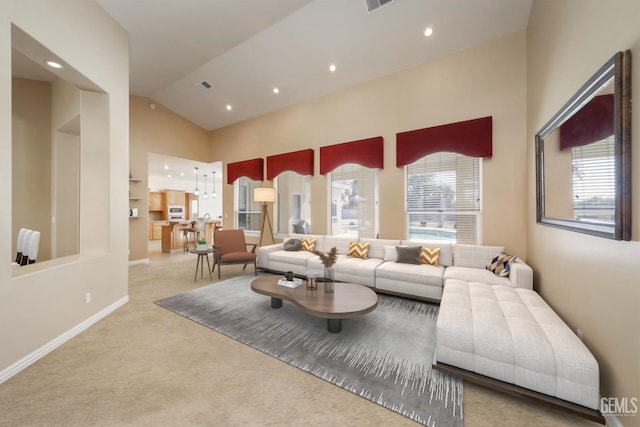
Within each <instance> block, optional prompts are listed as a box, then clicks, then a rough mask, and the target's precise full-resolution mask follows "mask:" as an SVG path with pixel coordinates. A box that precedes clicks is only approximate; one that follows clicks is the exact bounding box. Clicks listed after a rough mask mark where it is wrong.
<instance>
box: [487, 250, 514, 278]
mask: <svg viewBox="0 0 640 427" xmlns="http://www.w3.org/2000/svg"><path fill="white" fill-rule="evenodd" d="M515 259H516V257H515V256H514V255H509V254H507V253H505V252H502V253H500V254H498V255H496V256H495V257H494V258H493V259H492V260H491V262H490V263H489V265H487V267H486V269H487V270H489V271H491V272H492V273H493V274H495V275H496V276H500V277H508V276H509V273H510V272H511V263H512V262H513V261H515Z"/></svg>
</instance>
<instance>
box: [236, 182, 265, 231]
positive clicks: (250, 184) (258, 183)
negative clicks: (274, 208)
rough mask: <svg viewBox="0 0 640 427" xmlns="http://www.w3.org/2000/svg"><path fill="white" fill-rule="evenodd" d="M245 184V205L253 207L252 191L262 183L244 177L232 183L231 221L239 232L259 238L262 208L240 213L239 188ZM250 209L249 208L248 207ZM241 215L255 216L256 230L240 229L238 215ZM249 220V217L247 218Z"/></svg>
mask: <svg viewBox="0 0 640 427" xmlns="http://www.w3.org/2000/svg"><path fill="white" fill-rule="evenodd" d="M245 182H247V183H248V185H247V188H248V191H247V193H248V194H247V196H246V201H247V204H248V205H249V206H250V205H253V204H255V203H256V202H254V201H253V189H254V188H256V187H260V186H261V185H262V181H256V180H253V179H251V178H247V177H245V176H242V177H240V178H238V179H237V180H236V181H235V182H234V183H233V186H234V188H233V221H234V225H235V228H236V229H239V230H243V231H244V233H245V234H246V235H248V236H259V235H260V225H261V222H262V207H259V208H258V210H257V211H255V210H249V209H248V210H246V211H242V212H241V211H240V186H241V185H243V183H245ZM252 184H255V186H252ZM258 205H259V204H258ZM250 207H251V206H250ZM241 214H245V215H247V216H248V217H249V216H250V215H254V216H255V215H257V218H258V221H257V225H256V227H257V228H256V229H247V228H241V226H240V215H241ZM249 218H250V217H249Z"/></svg>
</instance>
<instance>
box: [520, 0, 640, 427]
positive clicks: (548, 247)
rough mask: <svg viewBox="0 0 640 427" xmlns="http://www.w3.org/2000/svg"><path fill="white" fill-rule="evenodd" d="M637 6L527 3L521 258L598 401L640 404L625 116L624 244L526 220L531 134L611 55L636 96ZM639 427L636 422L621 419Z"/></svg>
mask: <svg viewBox="0 0 640 427" xmlns="http://www.w3.org/2000/svg"><path fill="white" fill-rule="evenodd" d="M639 16H640V2H637V1H633V0H618V1H615V2H603V1H599V0H581V1H569V0H563V1H559V0H554V1H534V4H533V8H532V12H531V17H530V22H529V29H528V37H527V52H528V73H527V74H528V83H527V85H528V94H529V96H528V102H527V107H528V131H527V133H528V137H527V141H528V150H527V151H528V155H529V161H528V164H529V174H528V176H529V182H528V194H529V196H528V204H529V210H528V212H529V221H528V235H529V239H528V242H529V243H528V257H529V262H530V263H531V264H532V266H533V268H534V271H535V272H536V276H535V281H536V285H537V288H538V290H539V291H540V292H541V293H542V295H543V297H544V298H545V299H546V300H547V301H549V303H550V304H551V305H552V306H553V307H554V308H555V309H556V310H557V312H558V313H559V314H560V316H561V317H562V318H563V319H564V320H565V321H567V322H568V323H569V325H570V326H571V327H573V328H574V329H576V328H580V329H581V330H582V331H583V333H584V341H585V343H586V344H587V346H588V347H589V349H590V350H591V351H592V352H593V353H594V355H595V356H596V358H597V359H598V362H599V364H600V378H601V394H602V395H603V396H616V397H632V396H635V397H640V389H639V388H638V384H640V363H638V360H640V333H639V332H638V331H639V330H640V315H638V307H639V305H638V304H639V303H638V302H639V301H640V284H639V283H638V277H640V263H639V262H638V261H639V260H640V244H638V239H639V238H640V227H639V226H638V219H639V218H640V185H636V184H637V183H638V180H637V176H638V171H639V170H640V169H639V168H640V149H637V147H638V143H639V142H640V120H638V112H637V111H634V113H633V115H632V122H633V124H632V141H633V142H632V143H633V149H632V155H633V170H634V173H633V176H634V177H635V178H634V184H633V241H631V242H616V241H612V240H608V239H604V238H598V237H592V236H588V235H585V234H578V233H572V232H568V231H563V230H558V229H555V228H550V227H545V226H542V225H537V224H536V223H535V182H534V144H533V136H534V134H535V132H536V131H537V130H538V129H540V128H541V127H542V126H543V125H544V124H545V123H546V121H547V120H549V119H550V118H551V116H552V115H553V114H554V113H555V112H556V111H557V110H558V109H560V107H562V105H563V104H564V103H565V102H566V101H567V100H568V99H569V98H570V97H571V96H572V95H573V94H574V93H575V91H576V90H577V89H578V88H579V87H580V86H581V85H582V84H583V83H585V82H586V80H587V79H588V78H589V77H590V76H591V75H592V74H593V73H595V72H596V71H597V70H598V69H599V68H600V67H601V66H602V65H603V64H604V63H605V62H606V61H607V60H608V59H609V58H611V56H613V54H614V53H615V52H616V51H620V50H626V49H631V51H632V57H633V58H632V62H633V71H632V76H633V77H632V79H635V81H634V82H633V89H632V90H633V92H632V98H633V99H635V100H639V99H640V89H639V88H640V81H639V80H638V78H639V77H640V73H638V70H640V67H639V66H638V64H639V63H640V62H639V60H640V26H638V17H639ZM621 421H623V422H624V425H625V426H639V425H640V416H635V417H626V418H625V419H623V420H621Z"/></svg>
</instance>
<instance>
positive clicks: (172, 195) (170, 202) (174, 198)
mask: <svg viewBox="0 0 640 427" xmlns="http://www.w3.org/2000/svg"><path fill="white" fill-rule="evenodd" d="M164 197H165V199H166V204H167V206H184V191H178V190H167V191H165V192H164Z"/></svg>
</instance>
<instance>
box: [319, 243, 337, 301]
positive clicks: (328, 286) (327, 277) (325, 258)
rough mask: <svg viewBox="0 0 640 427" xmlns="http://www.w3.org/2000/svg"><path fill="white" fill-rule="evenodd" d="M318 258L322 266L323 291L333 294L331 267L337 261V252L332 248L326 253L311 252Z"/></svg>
mask: <svg viewBox="0 0 640 427" xmlns="http://www.w3.org/2000/svg"><path fill="white" fill-rule="evenodd" d="M313 253H314V254H316V255H318V256H319V257H320V261H322V265H323V266H324V291H325V292H326V293H328V294H330V293H333V265H334V264H335V263H336V261H337V260H338V250H337V249H336V248H335V247H333V248H331V250H330V251H329V252H328V253H326V254H325V253H324V252H320V251H313Z"/></svg>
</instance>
